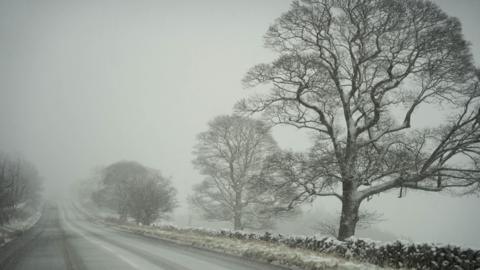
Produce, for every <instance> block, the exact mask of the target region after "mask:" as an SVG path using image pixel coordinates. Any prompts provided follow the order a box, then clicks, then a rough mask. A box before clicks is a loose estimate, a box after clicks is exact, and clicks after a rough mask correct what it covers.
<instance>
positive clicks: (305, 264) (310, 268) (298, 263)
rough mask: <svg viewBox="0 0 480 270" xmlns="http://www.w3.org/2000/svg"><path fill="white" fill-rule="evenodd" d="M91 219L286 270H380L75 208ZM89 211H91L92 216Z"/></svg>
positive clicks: (245, 238)
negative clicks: (131, 221) (138, 222)
mask: <svg viewBox="0 0 480 270" xmlns="http://www.w3.org/2000/svg"><path fill="white" fill-rule="evenodd" d="M76 208H77V210H78V211H81V212H83V214H84V215H86V216H87V217H88V218H89V219H91V220H96V221H101V222H102V223H103V224H106V225H108V226H112V227H115V228H117V229H120V230H123V231H128V232H131V233H136V234H140V235H144V236H148V237H153V238H158V239H161V240H166V241H170V242H174V243H177V244H181V245H188V246H193V247H197V248H202V249H206V250H211V251H215V252H220V253H225V254H230V255H234V256H241V257H244V258H247V259H250V260H255V261H261V262H265V263H269V264H273V265H278V266H283V267H285V268H288V269H297V270H298V269H305V270H320V269H342V270H367V269H384V268H381V267H378V266H375V265H372V264H369V263H362V262H357V261H355V260H348V259H345V258H341V257H337V256H335V255H331V254H322V253H319V252H316V251H313V250H309V249H305V248H295V247H290V246H288V245H285V244H283V243H280V242H275V241H269V240H267V238H265V236H266V235H258V234H254V233H252V234H246V233H242V232H238V231H226V230H208V229H200V228H179V227H176V226H172V225H168V226H139V225H136V224H133V223H130V222H129V223H123V224H121V223H118V222H117V220H116V219H115V218H112V217H111V216H110V217H107V216H106V215H105V213H99V212H96V211H90V210H91V209H89V210H85V209H84V208H83V207H78V206H77V207H76ZM92 213H95V214H94V215H92ZM267 235H268V234H267Z"/></svg>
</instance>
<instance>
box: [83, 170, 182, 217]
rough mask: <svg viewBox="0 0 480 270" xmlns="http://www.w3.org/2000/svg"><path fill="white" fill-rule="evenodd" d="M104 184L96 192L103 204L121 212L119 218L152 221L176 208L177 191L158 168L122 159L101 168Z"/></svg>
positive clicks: (95, 197) (94, 198)
mask: <svg viewBox="0 0 480 270" xmlns="http://www.w3.org/2000/svg"><path fill="white" fill-rule="evenodd" d="M101 182H102V185H103V187H102V188H100V189H99V190H97V191H96V192H94V193H93V194H92V199H93V201H94V202H96V203H97V204H98V205H100V206H106V207H108V208H111V209H113V210H115V211H117V213H118V215H119V219H120V220H121V221H125V220H126V219H127V217H128V216H131V217H133V218H134V219H135V220H136V221H137V222H139V223H143V224H146V225H148V224H150V223H151V222H153V221H155V219H157V218H159V217H164V216H165V215H166V214H168V213H170V212H171V211H173V208H174V207H175V202H176V201H175V195H176V191H175V189H174V188H173V187H172V186H171V184H170V181H169V180H168V179H166V178H164V177H163V176H161V174H160V173H159V172H157V171H155V170H152V169H149V168H146V167H144V166H143V165H141V164H139V163H137V162H134V161H120V162H116V163H114V164H111V165H110V166H108V167H106V168H104V169H103V170H102V171H101Z"/></svg>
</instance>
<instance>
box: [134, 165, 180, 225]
mask: <svg viewBox="0 0 480 270" xmlns="http://www.w3.org/2000/svg"><path fill="white" fill-rule="evenodd" d="M128 193H129V194H130V196H129V213H130V215H131V216H132V217H133V218H134V219H135V221H137V223H142V224H144V225H150V224H151V223H152V222H154V221H155V220H156V219H158V218H165V217H166V215H167V214H168V213H170V212H172V211H173V209H174V208H175V207H176V200H175V195H176V190H175V189H174V188H173V187H172V186H171V184H170V181H169V180H168V179H166V178H164V177H163V176H161V175H160V174H159V173H154V172H150V173H149V174H148V175H145V176H139V177H135V178H134V179H132V181H131V182H130V189H129V191H128Z"/></svg>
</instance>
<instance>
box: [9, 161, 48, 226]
mask: <svg viewBox="0 0 480 270" xmlns="http://www.w3.org/2000/svg"><path fill="white" fill-rule="evenodd" d="M40 191H41V179H40V177H39V175H38V172H37V170H36V169H35V167H34V166H33V165H32V164H30V163H29V162H27V161H24V160H21V159H18V158H17V159H15V158H12V157H9V156H7V155H5V154H3V153H0V224H3V223H6V222H8V221H9V220H10V219H11V218H12V217H13V216H14V215H15V214H17V213H18V212H19V209H18V208H19V206H20V205H23V206H26V205H30V206H35V205H36V204H38V201H39V198H40Z"/></svg>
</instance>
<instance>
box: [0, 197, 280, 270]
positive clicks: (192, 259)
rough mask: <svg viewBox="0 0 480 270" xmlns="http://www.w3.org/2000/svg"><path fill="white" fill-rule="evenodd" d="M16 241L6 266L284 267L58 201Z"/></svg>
mask: <svg viewBox="0 0 480 270" xmlns="http://www.w3.org/2000/svg"><path fill="white" fill-rule="evenodd" d="M14 242H17V243H15V245H10V246H7V247H3V248H1V249H0V255H2V256H0V259H1V258H2V257H3V258H5V257H8V256H6V254H7V255H8V253H11V254H13V255H12V256H9V259H8V260H4V262H3V265H2V266H0V268H2V267H3V268H2V269H15V270H33V269H35V270H47V269H48V270H55V269H68V270H84V269H118V270H123V269H136V270H147V269H162V270H202V269H204V270H220V269H229V270H247V269H259V270H260V269H261V270H274V269H275V270H279V269H283V268H279V267H273V266H270V265H266V264H261V263H255V262H251V261H247V260H243V259H241V258H237V257H232V256H227V255H221V254H217V253H213V252H208V251H204V250H200V249H196V248H190V247H184V246H180V245H176V244H172V243H169V242H164V241H160V240H156V239H151V238H147V237H143V236H139V235H134V234H129V233H126V232H120V231H117V230H114V229H111V228H107V227H105V226H103V225H99V224H94V223H91V222H89V221H87V220H86V219H85V217H84V216H83V215H81V214H80V213H78V212H76V211H75V210H73V208H65V207H56V206H50V207H47V208H46V210H45V212H44V215H43V217H42V218H41V220H40V221H39V223H38V224H37V225H36V228H35V229H34V230H33V231H32V232H31V233H29V234H26V235H25V236H23V237H21V238H20V239H19V240H17V241H14ZM8 249H11V250H8ZM12 250H13V251H12ZM0 263H1V262H0Z"/></svg>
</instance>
